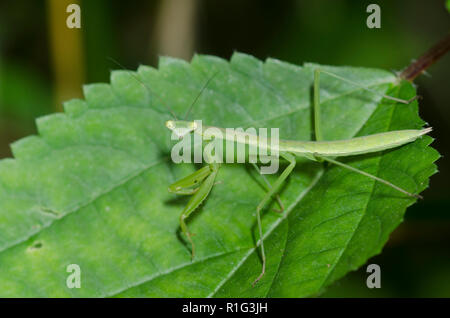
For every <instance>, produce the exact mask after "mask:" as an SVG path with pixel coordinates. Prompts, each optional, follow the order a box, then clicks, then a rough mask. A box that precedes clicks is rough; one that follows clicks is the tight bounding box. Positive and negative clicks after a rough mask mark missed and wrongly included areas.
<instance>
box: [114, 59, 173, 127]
mask: <svg viewBox="0 0 450 318" xmlns="http://www.w3.org/2000/svg"><path fill="white" fill-rule="evenodd" d="M108 59H109V60H110V61H111V62H113V63H115V64H117V65H118V66H120V67H121V68H122V69H123V70H124V71H127V72H128V73H129V74H130V75H131V76H132V77H134V79H135V80H137V81H138V82H139V83H141V84H142V86H144V87H145V89H146V90H147V92H149V93H150V95H151V96H155V97H156V98H157V99H158V100H159V101H160V102H161V103H162V104H163V105H164V106H166V108H167V109H168V110H169V112H170V114H171V115H172V117H173V118H174V119H175V120H178V118H177V116H176V115H175V113H174V112H173V110H172V109H171V108H170V107H169V105H167V104H166V103H165V102H164V101H163V100H162V99H161V98H159V96H158V95H156V94H155V93H153V91H152V90H151V89H150V87H148V86H147V85H145V84H144V83H143V82H142V81H141V80H140V79H139V78H138V77H137V76H136V75H134V74H133V73H132V72H131V71H129V70H127V69H126V68H125V67H124V66H123V65H122V64H120V63H119V62H117V61H116V60H115V59H113V58H112V57H108Z"/></svg>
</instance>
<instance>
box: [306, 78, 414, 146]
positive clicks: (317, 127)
mask: <svg viewBox="0 0 450 318" xmlns="http://www.w3.org/2000/svg"><path fill="white" fill-rule="evenodd" d="M320 73H323V74H326V75H328V76H331V77H334V78H336V79H338V80H341V81H343V82H346V83H349V84H351V85H353V86H355V87H359V88H361V89H363V90H365V91H368V92H371V93H373V94H375V95H378V96H381V97H383V98H386V99H390V100H393V101H395V102H397V103H402V104H409V103H411V102H413V101H415V100H416V99H418V98H419V96H418V95H416V96H414V97H413V98H410V99H408V100H405V99H400V98H396V97H393V96H389V95H385V94H381V93H379V92H377V91H376V90H373V89H371V88H369V87H365V86H363V85H361V84H359V83H356V82H354V81H351V80H348V79H346V78H344V77H342V76H339V75H336V74H334V73H331V72H328V71H324V70H321V69H315V70H314V84H313V89H314V96H313V107H314V133H315V140H316V141H321V140H323V135H322V130H321V120H320V116H321V112H320V87H319V86H320Z"/></svg>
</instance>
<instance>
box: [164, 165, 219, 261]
mask: <svg viewBox="0 0 450 318" xmlns="http://www.w3.org/2000/svg"><path fill="white" fill-rule="evenodd" d="M218 170H219V164H217V163H211V164H209V165H208V166H205V167H203V168H201V169H199V170H197V171H196V172H194V173H193V174H191V175H189V176H187V177H185V178H183V179H181V180H179V181H177V182H175V183H174V184H172V185H171V186H170V187H169V191H170V192H173V193H177V194H193V196H192V197H191V199H190V200H189V202H188V203H187V204H186V206H185V207H184V209H183V212H181V215H180V227H181V231H182V232H183V234H184V235H186V237H187V239H188V240H189V242H190V243H191V247H192V250H191V258H192V259H193V258H194V256H195V245H194V242H193V241H192V237H191V236H192V234H191V233H190V232H189V230H188V228H187V225H186V222H185V219H186V218H187V217H189V215H190V214H191V213H192V212H194V211H195V210H196V209H197V208H198V207H199V205H200V204H201V203H202V202H203V201H204V200H205V199H206V197H207V196H208V194H209V192H210V191H211V189H212V187H213V185H214V180H215V178H216V175H217V172H218ZM198 184H199V185H198ZM197 185H198V186H197Z"/></svg>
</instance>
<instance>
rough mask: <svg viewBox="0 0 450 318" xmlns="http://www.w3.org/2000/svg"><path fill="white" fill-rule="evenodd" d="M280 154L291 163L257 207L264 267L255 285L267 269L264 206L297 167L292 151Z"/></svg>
mask: <svg viewBox="0 0 450 318" xmlns="http://www.w3.org/2000/svg"><path fill="white" fill-rule="evenodd" d="M280 156H281V157H283V158H284V159H286V160H287V161H288V162H289V165H288V166H287V167H286V169H284V171H283V172H282V173H281V175H280V176H279V177H278V179H277V180H276V181H275V183H274V184H273V186H272V187H271V188H270V189H269V191H268V192H266V194H265V195H264V197H263V199H262V200H261V202H260V203H259V204H258V206H257V207H256V220H257V222H258V231H259V243H260V246H261V260H262V269H261V274H259V276H258V277H257V278H256V279H255V281H254V282H253V284H252V285H253V286H254V285H255V284H256V283H257V282H258V281H259V280H260V279H261V278H262V277H263V276H264V273H265V271H266V254H265V251H264V239H263V234H262V223H261V210H262V209H263V208H264V206H265V205H266V204H267V203H268V202H269V200H271V198H272V196H273V195H274V194H275V193H276V192H277V190H278V189H279V188H280V186H281V185H282V184H283V182H284V181H285V180H286V178H287V177H288V176H289V175H290V174H291V172H292V170H294V167H295V164H296V162H295V157H294V156H293V155H292V154H290V153H280Z"/></svg>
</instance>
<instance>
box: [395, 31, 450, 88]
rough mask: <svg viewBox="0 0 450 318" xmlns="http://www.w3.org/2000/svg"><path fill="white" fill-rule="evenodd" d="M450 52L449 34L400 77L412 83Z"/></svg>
mask: <svg viewBox="0 0 450 318" xmlns="http://www.w3.org/2000/svg"><path fill="white" fill-rule="evenodd" d="M449 50H450V33H449V34H447V36H446V37H444V38H443V39H442V40H440V41H439V42H438V43H437V44H436V45H434V46H433V47H432V48H431V49H429V50H428V51H427V52H426V53H425V54H423V55H422V56H421V57H419V58H418V59H417V60H416V61H414V62H412V63H411V64H410V65H409V66H408V67H407V68H406V69H404V70H403V71H402V72H401V73H400V75H399V77H400V78H402V79H405V80H407V81H410V82H412V81H413V80H414V79H415V78H416V77H417V76H419V75H420V74H422V73H423V72H424V71H425V70H426V69H427V68H428V67H430V66H431V65H432V64H433V63H434V62H436V61H437V60H439V59H440V58H441V57H442V56H443V55H444V54H445V53H447V52H448V51H449Z"/></svg>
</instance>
